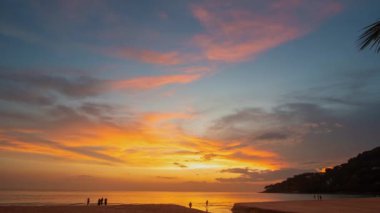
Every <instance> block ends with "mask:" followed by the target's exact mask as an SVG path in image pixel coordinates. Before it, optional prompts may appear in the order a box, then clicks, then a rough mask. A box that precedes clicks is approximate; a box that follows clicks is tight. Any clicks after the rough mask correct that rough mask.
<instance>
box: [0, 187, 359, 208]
mask: <svg viewBox="0 0 380 213" xmlns="http://www.w3.org/2000/svg"><path fill="white" fill-rule="evenodd" d="M322 196H323V199H331V198H347V197H359V196H355V195H322ZM101 197H104V198H107V199H108V203H109V205H115V204H143V203H165V204H178V205H182V206H188V203H189V202H192V204H193V208H196V209H200V210H205V209H206V207H205V202H206V200H208V201H209V207H208V211H209V212H214V213H227V212H228V213H230V212H231V208H232V206H233V204H234V203H238V202H260V201H282V200H312V199H313V195H312V194H269V193H256V192H157V191H154V192H147V191H127V192H124V191H96V192H95V191H91V192H79V191H75V192H73V191H70V192H57V191H0V205H59V204H64V205H83V204H84V203H85V202H86V200H87V198H90V201H91V203H92V205H95V203H96V202H97V199H98V198H101Z"/></svg>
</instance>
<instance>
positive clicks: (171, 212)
mask: <svg viewBox="0 0 380 213" xmlns="http://www.w3.org/2000/svg"><path fill="white" fill-rule="evenodd" d="M0 212H1V213H121V212H123V213H150V212H157V213H177V212H178V213H201V212H204V211H201V210H197V209H190V208H187V207H183V206H178V205H171V204H141V205H132V204H130V205H111V206H70V205H60V206H58V205H57V206H0Z"/></svg>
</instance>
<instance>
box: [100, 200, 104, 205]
mask: <svg viewBox="0 0 380 213" xmlns="http://www.w3.org/2000/svg"><path fill="white" fill-rule="evenodd" d="M103 200H104V199H103V198H101V199H100V205H101V206H102V205H103Z"/></svg>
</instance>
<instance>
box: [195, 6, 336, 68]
mask: <svg viewBox="0 0 380 213" xmlns="http://www.w3.org/2000/svg"><path fill="white" fill-rule="evenodd" d="M318 2H319V1H318ZM306 4H307V3H305V2H304V1H299V0H293V1H289V2H286V4H285V3H282V2H273V1H268V2H266V3H265V5H264V6H261V7H259V6H257V7H254V8H250V9H247V8H244V7H238V8H232V9H231V7H230V5H228V3H225V2H224V3H223V2H218V3H217V4H216V3H215V2H214V4H208V3H204V4H203V5H198V6H194V7H192V12H193V15H194V16H195V18H196V19H198V21H199V22H200V23H201V24H202V25H203V26H204V28H205V30H206V32H205V33H203V34H199V35H196V36H195V37H194V41H195V43H197V44H198V45H199V46H200V47H201V48H202V49H203V51H204V55H205V57H206V58H207V59H208V60H215V61H225V62H238V61H242V60H246V59H249V58H252V57H255V56H257V55H258V54H260V53H262V52H264V51H266V50H268V49H271V48H274V47H276V46H279V45H280V44H282V43H285V42H288V41H290V40H292V39H295V38H298V37H300V36H302V35H304V34H306V33H307V32H309V31H310V30H311V29H312V28H313V27H315V26H316V25H318V24H319V22H320V21H322V20H323V19H325V18H326V17H328V16H331V15H333V14H335V13H337V12H339V11H340V10H341V6H340V5H339V4H337V3H332V2H330V1H329V2H324V1H323V2H322V1H321V2H319V3H315V2H314V3H313V4H312V6H308V5H306ZM257 8H260V10H259V9H257ZM316 8H318V9H316ZM300 11H301V12H302V13H305V14H306V18H305V17H298V16H297V15H296V14H298V13H299V12H300ZM315 11H321V12H318V13H316V12H315ZM303 20H307V23H306V21H303ZM310 26H311V27H310Z"/></svg>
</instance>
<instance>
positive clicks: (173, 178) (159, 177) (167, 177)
mask: <svg viewBox="0 0 380 213" xmlns="http://www.w3.org/2000/svg"><path fill="white" fill-rule="evenodd" d="M156 178H158V179H164V180H175V179H178V177H169V176H156Z"/></svg>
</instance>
